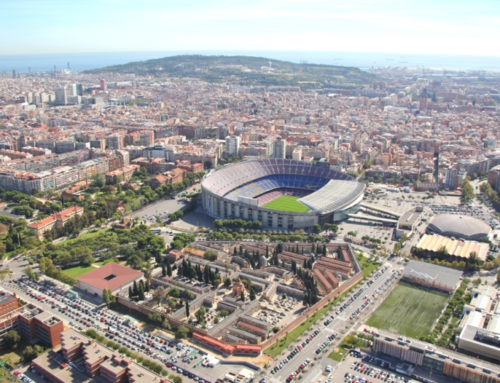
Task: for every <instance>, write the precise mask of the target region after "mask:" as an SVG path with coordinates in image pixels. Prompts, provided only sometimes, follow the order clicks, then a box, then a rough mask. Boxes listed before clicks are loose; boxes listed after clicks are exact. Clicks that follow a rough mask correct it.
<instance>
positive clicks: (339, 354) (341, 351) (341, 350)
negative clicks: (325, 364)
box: [328, 341, 351, 362]
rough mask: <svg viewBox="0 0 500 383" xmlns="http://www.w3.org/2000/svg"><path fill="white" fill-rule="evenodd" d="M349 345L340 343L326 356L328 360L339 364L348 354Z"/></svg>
mask: <svg viewBox="0 0 500 383" xmlns="http://www.w3.org/2000/svg"><path fill="white" fill-rule="evenodd" d="M350 349H351V345H350V344H347V343H346V342H344V341H342V342H341V343H340V344H339V345H338V346H337V347H335V349H334V350H333V351H332V352H331V353H330V355H328V357H329V358H330V359H333V360H335V361H337V362H340V361H341V360H342V358H343V357H344V356H345V354H347V353H348V352H349V350H350Z"/></svg>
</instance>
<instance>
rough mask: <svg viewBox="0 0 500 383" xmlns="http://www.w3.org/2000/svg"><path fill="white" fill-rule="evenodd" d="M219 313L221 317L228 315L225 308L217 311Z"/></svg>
mask: <svg viewBox="0 0 500 383" xmlns="http://www.w3.org/2000/svg"><path fill="white" fill-rule="evenodd" d="M219 315H220V316H221V317H227V316H228V315H229V311H227V310H221V311H219Z"/></svg>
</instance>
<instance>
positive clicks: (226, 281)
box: [224, 278, 231, 288]
mask: <svg viewBox="0 0 500 383" xmlns="http://www.w3.org/2000/svg"><path fill="white" fill-rule="evenodd" d="M224 286H225V287H226V288H229V287H231V280H230V279H229V278H226V279H224Z"/></svg>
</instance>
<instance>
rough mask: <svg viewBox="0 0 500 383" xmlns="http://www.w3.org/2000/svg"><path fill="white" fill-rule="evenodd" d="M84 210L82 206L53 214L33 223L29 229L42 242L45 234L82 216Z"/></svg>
mask: <svg viewBox="0 0 500 383" xmlns="http://www.w3.org/2000/svg"><path fill="white" fill-rule="evenodd" d="M82 214H83V208H82V207H80V206H73V207H69V208H67V209H65V210H63V211H61V212H59V213H56V214H53V215H51V216H49V217H47V218H44V219H42V220H40V221H37V222H33V223H31V224H29V225H28V229H29V230H30V231H31V232H32V233H34V234H36V236H37V237H38V239H39V240H40V241H42V240H43V234H44V233H45V232H47V231H50V230H51V229H52V228H53V227H54V226H55V225H60V226H64V225H65V224H66V223H67V222H68V221H69V220H70V219H71V218H73V217H75V216H77V215H78V216H81V215H82Z"/></svg>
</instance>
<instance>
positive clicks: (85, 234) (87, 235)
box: [57, 229, 109, 246]
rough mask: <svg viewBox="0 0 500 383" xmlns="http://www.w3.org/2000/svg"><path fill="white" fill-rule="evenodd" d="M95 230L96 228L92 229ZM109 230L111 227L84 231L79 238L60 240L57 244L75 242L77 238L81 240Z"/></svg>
mask: <svg viewBox="0 0 500 383" xmlns="http://www.w3.org/2000/svg"><path fill="white" fill-rule="evenodd" d="M94 230H95V229H92V231H94ZM108 230H109V229H97V231H95V232H90V231H88V232H86V233H83V234H82V235H80V236H79V237H77V238H71V239H68V240H66V241H63V242H60V243H58V244H57V246H59V245H70V244H71V243H73V242H75V241H77V240H81V239H91V238H94V237H97V236H98V235H99V234H101V233H105V232H106V231H108Z"/></svg>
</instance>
